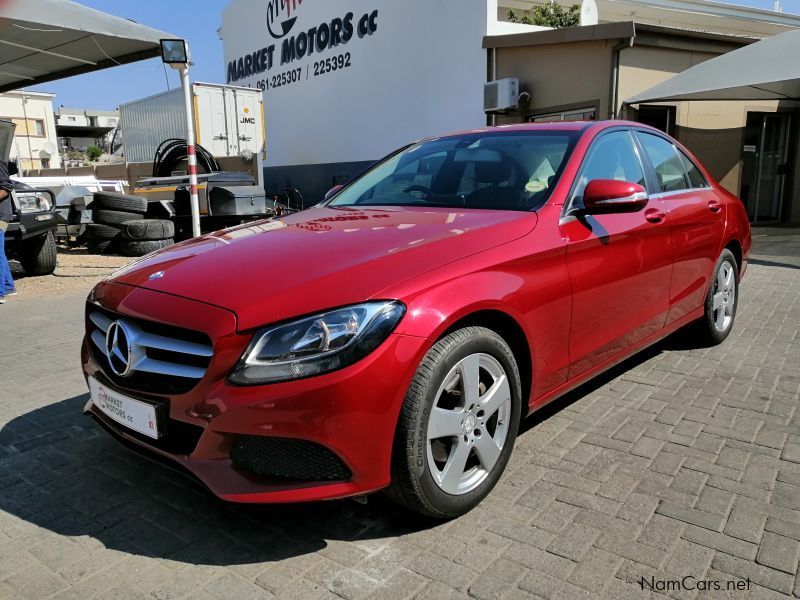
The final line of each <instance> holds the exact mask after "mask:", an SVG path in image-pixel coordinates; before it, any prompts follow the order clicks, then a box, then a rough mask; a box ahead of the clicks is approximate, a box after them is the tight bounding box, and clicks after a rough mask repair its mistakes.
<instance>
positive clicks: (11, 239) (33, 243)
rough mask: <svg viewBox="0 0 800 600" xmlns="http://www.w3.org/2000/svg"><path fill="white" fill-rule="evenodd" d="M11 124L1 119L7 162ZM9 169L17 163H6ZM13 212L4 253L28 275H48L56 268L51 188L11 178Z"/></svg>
mask: <svg viewBox="0 0 800 600" xmlns="http://www.w3.org/2000/svg"><path fill="white" fill-rule="evenodd" d="M14 127H15V126H14V124H13V123H11V122H9V121H2V120H0V160H3V161H5V162H8V160H9V156H10V154H11V145H12V140H13V139H14ZM8 166H9V173H10V174H11V175H14V174H16V171H17V169H16V165H15V164H14V163H9V165H8ZM13 185H14V190H13V191H12V192H11V205H12V208H13V211H14V214H13V215H12V217H11V222H10V223H9V225H8V230H7V231H6V236H5V237H6V255H7V256H8V257H9V258H15V259H17V260H19V262H20V263H21V264H22V267H23V268H24V269H25V272H26V273H27V274H28V275H50V274H51V273H52V272H53V271H55V269H56V240H55V235H54V233H55V229H56V214H55V210H56V202H55V198H54V196H53V193H52V192H51V191H50V190H39V189H34V188H31V187H30V186H28V185H25V184H24V183H20V182H13Z"/></svg>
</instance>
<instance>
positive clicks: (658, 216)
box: [644, 208, 667, 223]
mask: <svg viewBox="0 0 800 600" xmlns="http://www.w3.org/2000/svg"><path fill="white" fill-rule="evenodd" d="M644 218H645V219H647V220H648V221H650V222H651V223H661V222H662V221H663V220H664V219H666V218H667V213H665V212H664V211H663V210H659V209H657V208H648V209H647V210H646V211H645V212H644Z"/></svg>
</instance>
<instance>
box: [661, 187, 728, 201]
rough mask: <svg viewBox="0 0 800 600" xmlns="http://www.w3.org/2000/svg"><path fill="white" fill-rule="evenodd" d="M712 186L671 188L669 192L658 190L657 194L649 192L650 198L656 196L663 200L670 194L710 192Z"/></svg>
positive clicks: (712, 189) (670, 195)
mask: <svg viewBox="0 0 800 600" xmlns="http://www.w3.org/2000/svg"><path fill="white" fill-rule="evenodd" d="M712 191H714V188H712V187H711V186H710V185H708V186H706V187H701V188H690V189H686V190H672V191H669V192H659V193H657V194H650V197H651V198H656V199H658V200H664V199H665V198H671V197H672V196H678V195H680V194H688V193H692V192H712Z"/></svg>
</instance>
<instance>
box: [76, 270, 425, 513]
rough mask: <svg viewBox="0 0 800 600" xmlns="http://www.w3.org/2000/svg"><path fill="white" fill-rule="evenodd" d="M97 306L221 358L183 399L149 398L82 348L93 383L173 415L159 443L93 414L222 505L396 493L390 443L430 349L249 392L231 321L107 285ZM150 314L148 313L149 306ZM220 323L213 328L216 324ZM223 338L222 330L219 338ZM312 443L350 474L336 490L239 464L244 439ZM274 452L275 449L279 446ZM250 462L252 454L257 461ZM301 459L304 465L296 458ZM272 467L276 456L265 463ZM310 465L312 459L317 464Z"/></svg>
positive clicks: (393, 349) (375, 356)
mask: <svg viewBox="0 0 800 600" xmlns="http://www.w3.org/2000/svg"><path fill="white" fill-rule="evenodd" d="M95 301H96V302H98V304H100V305H102V306H103V308H105V309H106V310H110V311H113V312H115V313H116V314H119V315H120V316H121V317H122V318H125V317H126V316H133V315H135V316H137V317H139V318H141V316H142V315H147V318H148V319H150V320H152V321H156V322H163V323H167V324H169V325H174V326H179V327H187V328H193V329H196V330H201V331H206V332H208V333H209V334H210V337H211V339H212V340H213V342H214V358H213V359H212V362H211V364H210V366H209V368H208V371H207V373H206V376H205V377H204V378H203V380H201V381H200V382H199V383H198V384H197V385H196V386H195V387H194V388H193V389H192V390H190V391H189V392H187V393H184V394H174V395H159V394H153V393H152V391H151V393H147V394H143V393H140V392H138V391H137V390H133V389H128V388H126V387H125V386H124V385H119V384H118V382H119V381H120V380H119V379H117V380H116V381H117V383H115V382H113V381H112V380H111V378H109V377H107V376H106V373H105V372H104V370H103V368H102V366H101V365H100V364H99V363H100V360H98V358H97V355H96V353H95V352H94V351H93V348H92V342H91V341H90V340H88V339H85V340H84V343H83V348H82V353H81V354H82V364H83V371H84V374H85V375H86V377H87V378H88V377H94V378H95V379H97V380H98V381H100V382H101V383H102V384H103V385H105V386H107V387H108V388H110V389H112V390H114V391H116V392H118V393H121V394H124V395H126V396H128V397H131V398H135V399H141V400H146V401H151V402H154V403H159V404H161V405H162V406H163V407H164V411H163V413H164V415H167V416H166V417H165V418H164V419H163V422H162V423H161V424H160V427H162V428H163V429H164V430H165V434H164V436H163V437H162V438H161V439H159V440H158V441H154V440H150V439H147V438H145V437H144V436H141V435H139V434H137V433H136V432H134V431H132V430H129V429H127V428H125V427H124V426H122V425H120V424H118V423H117V422H116V421H114V420H112V419H111V418H109V417H108V416H106V415H105V413H103V412H102V411H101V410H100V409H99V408H98V407H96V406H95V405H93V403H92V401H91V400H90V401H89V402H87V404H86V407H85V411H84V412H86V413H87V414H88V415H91V416H92V417H93V418H94V419H95V420H97V421H98V422H99V423H100V424H101V425H102V426H103V427H104V428H105V429H106V430H108V431H109V432H110V433H112V434H113V435H114V437H116V438H117V439H118V440H119V441H122V442H124V443H125V444H126V445H128V446H131V447H133V448H134V449H137V450H139V451H141V452H143V453H145V454H147V455H149V456H150V457H151V458H155V459H158V460H160V461H162V462H163V461H167V462H168V463H170V464H171V465H173V466H177V467H180V468H182V469H183V470H185V471H187V472H188V473H190V474H191V475H193V476H194V477H195V478H196V479H198V480H199V481H200V482H202V483H203V484H204V485H205V486H206V487H208V488H209V489H210V490H211V491H212V492H213V493H214V494H215V495H216V496H218V497H220V498H222V499H224V500H227V501H231V502H247V503H280V502H303V501H311V500H325V499H334V498H342V497H347V496H354V495H361V494H365V493H369V492H373V491H376V490H379V489H381V488H383V487H385V486H387V485H388V484H389V481H390V464H391V453H392V443H393V439H394V433H395V426H396V424H397V418H398V414H399V411H400V407H401V404H402V402H403V398H404V395H405V390H406V389H407V388H408V385H409V383H410V380H411V378H412V377H413V375H414V371H415V368H416V365H418V364H419V361H420V360H421V358H422V355H423V354H424V352H425V351H426V350H427V340H426V339H424V338H418V337H413V336H407V335H399V334H393V335H391V336H390V337H389V338H388V339H387V340H386V341H385V342H384V343H383V344H382V345H381V346H380V347H379V348H378V349H377V350H376V351H374V352H373V353H372V354H370V355H369V356H368V357H366V358H365V359H363V360H361V361H359V362H358V363H356V364H354V365H351V366H350V367H347V368H345V369H342V370H340V371H336V372H332V373H328V374H325V375H320V376H317V377H311V378H308V379H303V380H297V381H292V382H285V383H276V384H270V385H264V386H254V387H242V386H235V385H232V384H230V383H229V382H228V381H227V374H228V373H230V370H231V369H232V368H233V366H234V365H235V364H236V362H237V361H238V359H239V357H240V356H241V354H242V352H243V351H244V349H245V347H246V345H247V343H248V342H249V339H250V335H241V334H236V333H234V330H233V329H231V330H230V333H229V334H228V335H219V334H220V331H219V330H220V329H225V327H226V325H229V324H231V323H235V320H232V319H230V313H229V314H228V315H226V314H225V312H226V311H222V309H218V308H216V307H209V306H207V305H202V304H199V303H195V302H193V301H190V300H186V299H183V298H179V297H175V296H169V295H166V294H160V293H158V292H152V291H148V290H144V289H141V288H131V287H128V286H120V285H116V284H108V283H104V284H100V286H99V287H98V288H97V290H96V298H95ZM145 306H149V307H150V310H149V311H147V312H145V310H143V309H144V307H145ZM214 315H217V316H218V317H219V318H218V319H217V320H216V321H215V320H214V318H213V316H214ZM215 328H216V329H217V331H214V329H215ZM256 438H267V439H269V440H271V442H277V443H278V445H277V447H280V443H281V442H288V443H289V444H295V443H296V442H298V441H299V442H309V443H313V444H314V445H318V446H319V447H322V448H324V449H326V450H327V451H328V452H329V453H330V454H332V455H333V456H335V457H336V458H337V459H338V460H339V461H340V462H341V464H342V465H343V466H344V467H345V468H346V471H347V472H348V474H349V477H346V478H342V479H340V480H337V481H330V480H324V481H323V480H316V481H315V480H309V479H303V480H299V479H293V478H292V477H274V476H264V475H263V474H256V473H254V472H252V471H251V470H249V469H247V468H243V467H242V464H241V462H239V463H237V462H236V461H234V460H233V459H232V457H231V453H232V451H233V449H234V448H235V447H236V446H237V444H239V443H241V441H242V440H243V439H246V440H252V439H256ZM271 447H273V448H274V447H276V446H275V444H273V445H272V446H271ZM295 447H296V446H295V445H292V446H290V447H289V449H288V451H289V452H292V451H293V450H292V448H295ZM251 454H252V453H251ZM295 458H298V457H295ZM259 460H260V462H261V463H262V464H266V465H267V466H268V467H269V461H270V456H269V454H266V455H264V456H263V457H260V458H259ZM309 460H313V457H312V458H310V459H309Z"/></svg>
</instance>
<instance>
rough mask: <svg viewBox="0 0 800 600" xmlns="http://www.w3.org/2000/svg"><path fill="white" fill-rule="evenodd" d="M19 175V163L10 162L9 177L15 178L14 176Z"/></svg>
mask: <svg viewBox="0 0 800 600" xmlns="http://www.w3.org/2000/svg"><path fill="white" fill-rule="evenodd" d="M18 173H19V169H18V168H17V163H15V162H14V161H9V163H8V175H9V177H13V176H14V175H16V174H18Z"/></svg>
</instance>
